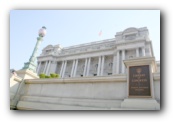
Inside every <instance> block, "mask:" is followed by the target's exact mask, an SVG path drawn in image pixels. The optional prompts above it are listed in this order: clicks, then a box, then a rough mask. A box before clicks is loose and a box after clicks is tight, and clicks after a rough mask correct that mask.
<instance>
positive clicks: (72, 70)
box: [70, 60, 75, 77]
mask: <svg viewBox="0 0 173 123" xmlns="http://www.w3.org/2000/svg"><path fill="white" fill-rule="evenodd" d="M74 66H75V60H73V65H72V69H71V75H70V76H71V77H73V72H74Z"/></svg>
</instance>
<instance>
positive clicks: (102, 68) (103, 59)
mask: <svg viewBox="0 0 173 123" xmlns="http://www.w3.org/2000/svg"><path fill="white" fill-rule="evenodd" d="M104 62H105V56H102V66H101V74H100V75H101V76H103V71H104Z"/></svg>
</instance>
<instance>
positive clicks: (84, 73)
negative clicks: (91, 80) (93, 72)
mask: <svg viewBox="0 0 173 123" xmlns="http://www.w3.org/2000/svg"><path fill="white" fill-rule="evenodd" d="M86 69H87V58H86V59H85V67H84V71H83V76H86Z"/></svg>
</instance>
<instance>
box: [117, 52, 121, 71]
mask: <svg viewBox="0 0 173 123" xmlns="http://www.w3.org/2000/svg"><path fill="white" fill-rule="evenodd" d="M119 52H120V51H119V50H118V51H117V74H119V55H120V53H119Z"/></svg>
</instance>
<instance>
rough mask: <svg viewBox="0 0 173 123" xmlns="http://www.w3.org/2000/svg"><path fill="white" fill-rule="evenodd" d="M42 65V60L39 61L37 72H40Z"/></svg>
mask: <svg viewBox="0 0 173 123" xmlns="http://www.w3.org/2000/svg"><path fill="white" fill-rule="evenodd" d="M40 66H41V61H40V62H39V64H38V67H37V74H39V73H38V72H39V70H40Z"/></svg>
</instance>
